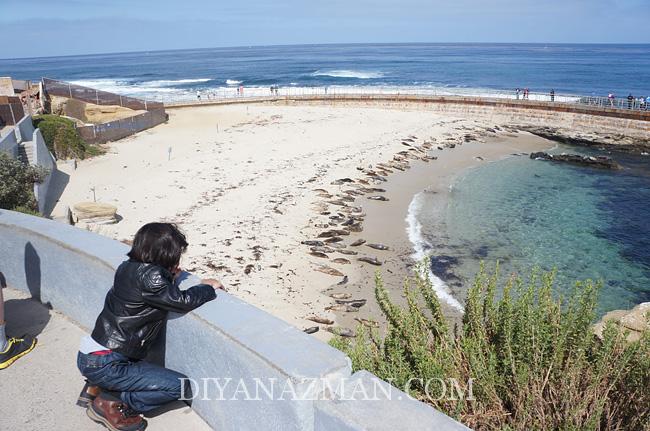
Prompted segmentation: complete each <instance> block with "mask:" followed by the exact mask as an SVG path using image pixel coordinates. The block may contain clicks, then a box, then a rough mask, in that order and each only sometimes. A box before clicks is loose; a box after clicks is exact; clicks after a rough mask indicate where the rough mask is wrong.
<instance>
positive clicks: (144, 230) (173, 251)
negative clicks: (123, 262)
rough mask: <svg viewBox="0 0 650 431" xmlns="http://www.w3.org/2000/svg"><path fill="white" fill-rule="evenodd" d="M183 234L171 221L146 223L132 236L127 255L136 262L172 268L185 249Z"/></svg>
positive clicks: (185, 243) (185, 242)
mask: <svg viewBox="0 0 650 431" xmlns="http://www.w3.org/2000/svg"><path fill="white" fill-rule="evenodd" d="M187 245H188V244H187V240H186V239H185V235H184V234H183V233H182V232H181V231H180V230H179V229H178V227H176V225H175V224H172V223H147V224H146V225H144V226H142V227H141V228H140V229H139V230H138V232H137V233H136V234H135V237H134V238H133V246H132V247H131V251H129V252H128V253H127V255H128V256H129V257H130V258H131V259H133V260H135V261H138V262H143V263H153V264H154V265H158V266H162V267H163V268H165V269H168V270H170V271H171V270H172V269H173V268H174V267H175V266H176V265H178V263H179V262H180V260H181V255H182V254H183V253H185V250H187Z"/></svg>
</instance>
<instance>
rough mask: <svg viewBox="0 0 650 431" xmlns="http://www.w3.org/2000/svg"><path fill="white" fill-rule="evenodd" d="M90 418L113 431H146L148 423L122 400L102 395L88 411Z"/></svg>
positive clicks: (89, 406)
mask: <svg viewBox="0 0 650 431" xmlns="http://www.w3.org/2000/svg"><path fill="white" fill-rule="evenodd" d="M86 413H87V414H88V417H89V418H90V419H92V420H94V421H95V422H97V423H100V424H103V425H104V426H105V427H106V428H108V429H109V430H111V431H144V429H145V428H147V421H146V420H144V419H142V416H140V415H139V414H138V413H136V412H135V411H133V410H131V408H129V406H127V405H126V404H124V403H123V402H122V401H121V400H119V399H117V398H113V397H110V396H106V395H105V394H104V393H100V394H99V396H98V397H97V398H95V399H94V400H93V402H92V404H90V405H88V409H87V410H86Z"/></svg>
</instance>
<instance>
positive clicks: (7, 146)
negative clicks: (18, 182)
mask: <svg viewBox="0 0 650 431" xmlns="http://www.w3.org/2000/svg"><path fill="white" fill-rule="evenodd" d="M0 151H4V152H5V153H7V154H9V156H10V157H13V158H16V157H18V138H17V137H16V133H15V131H14V130H13V129H12V130H10V131H9V133H7V134H6V135H5V136H3V137H2V138H0Z"/></svg>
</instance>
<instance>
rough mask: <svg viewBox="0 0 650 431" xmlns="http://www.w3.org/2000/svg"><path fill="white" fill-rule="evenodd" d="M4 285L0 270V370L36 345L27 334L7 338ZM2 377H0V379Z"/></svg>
mask: <svg viewBox="0 0 650 431" xmlns="http://www.w3.org/2000/svg"><path fill="white" fill-rule="evenodd" d="M5 287H6V283H5V278H4V275H2V273H1V272H0V370H4V369H5V368H7V367H8V366H10V365H11V364H13V363H14V362H16V361H17V360H18V359H20V358H22V357H23V356H25V355H26V354H28V353H29V352H31V351H32V350H34V347H36V342H37V340H36V338H33V337H31V336H29V335H25V336H23V338H9V339H7V333H6V328H7V322H5V299H4V296H2V289H4V288H5ZM1 378H2V377H0V379H1Z"/></svg>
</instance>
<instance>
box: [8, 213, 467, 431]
mask: <svg viewBox="0 0 650 431" xmlns="http://www.w3.org/2000/svg"><path fill="white" fill-rule="evenodd" d="M0 238H2V241H3V247H2V248H0V271H2V272H3V273H4V275H5V277H6V280H7V282H8V284H9V285H10V286H11V287H14V288H17V289H20V290H23V291H25V292H28V293H30V294H31V295H32V296H33V297H35V298H38V299H39V300H40V301H42V302H43V303H46V304H50V305H51V306H52V307H53V308H55V309H57V310H59V311H61V312H62V313H64V314H66V315H67V316H68V317H70V318H71V319H73V320H74V321H76V322H77V323H78V324H79V325H81V326H82V327H84V328H86V329H90V328H92V326H93V325H94V321H95V318H96V316H97V314H98V313H99V311H100V310H101V307H102V305H103V301H104V297H105V295H106V292H107V291H108V290H109V289H110V288H111V286H112V282H113V275H114V271H115V269H116V268H117V266H118V265H119V264H120V263H121V262H122V261H123V260H125V258H126V256H125V254H126V252H127V251H128V247H127V246H126V245H125V244H122V243H120V242H117V241H114V240H111V239H109V238H106V237H102V236H100V235H97V234H94V233H91V232H88V231H85V230H81V229H77V228H74V227H72V226H68V225H65V224H61V223H57V222H54V221H51V220H47V219H43V218H38V217H32V216H28V215H25V214H20V213H15V212H12V211H6V210H0ZM197 281H198V279H197V278H196V277H194V276H192V275H191V274H184V276H183V277H182V281H181V288H185V287H189V286H190V285H192V284H194V283H196V282H197ZM165 339H166V343H165V345H164V346H161V349H160V350H159V351H158V352H157V354H156V355H155V356H156V358H157V360H159V361H160V362H164V364H165V365H166V366H167V367H170V368H172V369H175V370H178V371H180V372H183V373H185V374H187V375H188V376H189V377H190V378H192V379H194V380H195V381H197V382H199V383H200V382H201V379H202V378H211V379H216V380H212V381H209V382H208V385H209V386H208V389H209V390H208V391H207V393H206V392H205V391H203V387H202V385H201V384H200V385H199V386H198V387H197V389H199V393H200V395H201V396H199V397H197V398H196V399H195V400H194V402H193V408H194V409H195V411H196V412H197V413H198V414H199V415H200V416H201V417H203V419H204V420H205V421H206V422H207V423H208V424H209V425H210V426H212V427H213V428H215V429H219V430H248V429H274V430H275V429H278V430H279V429H281V430H309V431H311V430H315V431H321V430H323V431H324V430H334V429H336V430H342V431H345V430H395V429H419V430H462V429H467V428H466V427H464V426H462V425H461V424H459V423H458V422H455V421H454V420H452V419H450V418H449V417H447V416H445V415H444V414H442V413H440V412H438V411H436V410H435V409H433V408H431V407H429V406H427V405H425V404H423V403H421V402H419V401H415V400H413V399H410V398H409V397H408V396H407V395H406V394H404V393H403V392H401V391H399V390H397V389H395V388H392V387H391V386H389V385H388V383H386V382H383V381H381V380H380V379H378V378H377V377H375V376H373V375H372V374H370V373H368V372H365V371H360V372H357V373H354V374H352V373H351V368H350V360H349V358H347V357H346V356H345V355H344V354H343V353H341V352H339V351H338V350H336V349H334V348H332V347H330V346H328V345H327V344H324V343H322V342H320V341H318V340H316V339H314V338H312V337H310V336H309V335H307V334H305V333H303V332H302V331H300V330H298V329H296V328H294V327H293V326H290V325H288V324H286V323H284V322H283V321H281V320H279V319H277V318H275V317H273V316H271V315H269V314H267V313H266V312H264V311H262V310H260V309H258V308H256V307H254V306H252V305H250V304H248V303H246V302H243V301H241V300H239V299H237V298H235V297H233V296H231V295H229V294H227V293H220V294H219V297H218V298H217V300H216V301H213V302H210V303H208V304H206V305H204V306H203V307H201V308H199V309H197V310H195V311H194V312H192V313H189V314H187V315H185V316H178V315H173V316H170V320H169V322H168V324H167V328H166V333H165ZM74 355H75V352H70V358H74ZM71 360H72V359H71ZM204 382H205V381H204ZM258 382H262V384H263V385H265V386H264V387H265V388H266V390H272V391H273V388H274V391H273V393H274V395H272V396H269V395H268V392H267V391H265V390H264V389H263V390H262V392H260V393H261V396H259V397H258V396H256V395H257V394H254V393H250V394H248V395H249V396H248V397H246V396H245V395H246V394H243V393H242V386H241V385H242V384H243V385H244V387H245V388H247V390H248V391H251V390H254V389H255V388H256V385H257V384H258ZM314 382H320V383H324V385H321V384H314ZM81 383H82V378H81V376H80V377H79V384H80V386H81ZM218 385H220V386H221V388H222V390H218ZM359 386H363V387H364V388H366V389H368V388H378V389H379V390H378V391H376V392H375V393H376V394H377V396H376V397H374V399H370V400H360V399H358V394H356V395H355V393H354V392H353V391H354V390H355V388H358V387H359ZM286 388H291V391H290V392H289V393H287V392H286ZM282 394H284V395H282ZM204 395H207V396H206V397H204ZM294 395H295V396H294ZM214 398H219V399H214Z"/></svg>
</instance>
